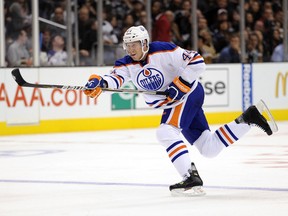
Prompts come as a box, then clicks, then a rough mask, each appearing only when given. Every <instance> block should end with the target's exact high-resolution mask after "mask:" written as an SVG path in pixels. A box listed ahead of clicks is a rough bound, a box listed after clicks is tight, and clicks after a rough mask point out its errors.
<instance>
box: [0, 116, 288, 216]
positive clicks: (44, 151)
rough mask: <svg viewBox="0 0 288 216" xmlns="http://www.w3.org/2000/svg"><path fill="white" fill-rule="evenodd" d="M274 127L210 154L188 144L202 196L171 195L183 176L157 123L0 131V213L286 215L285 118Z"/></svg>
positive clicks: (31, 215)
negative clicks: (33, 132)
mask: <svg viewBox="0 0 288 216" xmlns="http://www.w3.org/2000/svg"><path fill="white" fill-rule="evenodd" d="M278 126H279V131H278V132H277V133H276V134H274V135H272V136H266V135H265V134H264V133H263V132H262V131H261V130H260V129H258V128H253V129H252V130H251V131H250V132H249V133H248V134H247V135H246V136H245V137H244V138H242V139H241V140H239V141H238V142H237V143H235V144H234V145H233V146H231V147H229V148H227V149H225V150H224V151H223V152H222V153H220V155H219V156H218V157H216V158H213V159H207V158H203V157H202V156H201V155H200V154H199V152H198V151H197V149H196V148H195V147H193V146H191V147H189V150H190V156H191V159H192V160H193V161H194V162H195V164H196V166H197V168H198V171H199V173H200V175H201V177H202V179H203V181H204V189H205V191H206V193H207V195H206V196H203V197H172V196H171V195H170V192H169V190H168V186H169V185H170V184H174V183H176V182H179V181H180V180H181V178H180V176H178V173H177V172H176V170H175V169H174V167H173V165H172V164H171V162H170V161H169V159H168V156H167V154H166V152H165V149H164V147H162V146H161V145H159V144H158V143H157V140H156V136H155V129H141V130H140V129H139V130H138V129H137V130H118V131H116V130H115V131H96V132H81V133H61V134H60V133H59V134H44V135H43V134H42V135H21V136H2V137H0V216H122V215H123V216H124V215H125V216H130V215H131V216H144V215H145V216H148V215H149V216H154V215H155V216H156V215H157V216H158V215H164V216H175V215H179V216H186V215H187V216H188V215H189V216H210V215H213V216H218V215H219V216H231V215H233V216H240V215H241V216H268V215H269V216H271V215H277V216H284V215H285V216H287V215H288V122H278ZM215 128H216V126H212V127H211V129H212V130H214V129H215Z"/></svg>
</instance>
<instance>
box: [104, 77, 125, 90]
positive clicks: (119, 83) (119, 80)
mask: <svg viewBox="0 0 288 216" xmlns="http://www.w3.org/2000/svg"><path fill="white" fill-rule="evenodd" d="M105 77H110V78H111V79H112V80H113V81H114V82H115V83H116V86H117V88H120V87H121V86H122V84H123V83H124V81H125V80H124V78H123V77H122V76H121V75H119V74H111V75H105Z"/></svg>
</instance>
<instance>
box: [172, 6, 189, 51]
mask: <svg viewBox="0 0 288 216" xmlns="http://www.w3.org/2000/svg"><path fill="white" fill-rule="evenodd" d="M175 22H176V23H177V25H178V27H179V31H180V34H181V36H182V41H183V48H186V49H191V46H192V44H191V41H192V40H191V32H192V25H191V22H192V17H191V1H190V0H184V1H183V2H182V10H180V11H177V12H176V13H175Z"/></svg>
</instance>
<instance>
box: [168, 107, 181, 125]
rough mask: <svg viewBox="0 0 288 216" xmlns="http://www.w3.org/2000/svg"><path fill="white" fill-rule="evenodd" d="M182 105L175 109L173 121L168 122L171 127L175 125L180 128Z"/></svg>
mask: <svg viewBox="0 0 288 216" xmlns="http://www.w3.org/2000/svg"><path fill="white" fill-rule="evenodd" d="M182 105H183V104H182V103H181V104H179V105H177V106H176V107H174V112H173V114H172V118H171V120H170V121H169V122H168V124H170V125H173V126H175V127H177V128H178V127H179V125H178V124H179V116H180V111H181V108H182Z"/></svg>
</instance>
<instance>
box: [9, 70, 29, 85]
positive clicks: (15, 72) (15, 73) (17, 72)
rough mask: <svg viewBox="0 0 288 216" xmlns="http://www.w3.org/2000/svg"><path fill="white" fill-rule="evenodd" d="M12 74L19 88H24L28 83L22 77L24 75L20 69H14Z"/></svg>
mask: <svg viewBox="0 0 288 216" xmlns="http://www.w3.org/2000/svg"><path fill="white" fill-rule="evenodd" d="M11 74H12V77H13V78H14V80H15V81H16V82H17V83H18V85H19V86H23V85H24V84H25V83H26V81H25V80H24V79H23V77H22V75H21V73H20V70H19V68H15V69H13V70H12V72H11Z"/></svg>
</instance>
